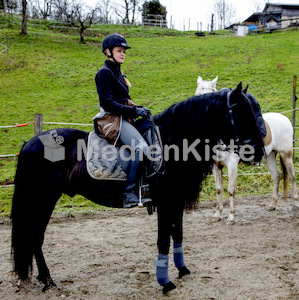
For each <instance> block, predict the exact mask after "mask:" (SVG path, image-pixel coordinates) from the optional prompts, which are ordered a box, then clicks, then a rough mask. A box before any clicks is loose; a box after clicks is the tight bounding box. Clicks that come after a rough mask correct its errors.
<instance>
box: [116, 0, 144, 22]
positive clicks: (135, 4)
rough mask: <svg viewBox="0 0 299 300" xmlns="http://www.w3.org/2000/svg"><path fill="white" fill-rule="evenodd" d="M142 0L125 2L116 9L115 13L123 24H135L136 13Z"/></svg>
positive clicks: (126, 0) (127, 0)
mask: <svg viewBox="0 0 299 300" xmlns="http://www.w3.org/2000/svg"><path fill="white" fill-rule="evenodd" d="M141 2H142V0H123V4H122V5H120V7H115V13H116V15H117V16H119V17H120V18H121V20H122V23H123V24H135V19H136V12H137V11H138V8H139V6H140V4H141Z"/></svg>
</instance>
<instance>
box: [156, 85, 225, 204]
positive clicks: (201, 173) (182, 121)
mask: <svg viewBox="0 0 299 300" xmlns="http://www.w3.org/2000/svg"><path fill="white" fill-rule="evenodd" d="M227 91H228V89H225V90H220V91H218V92H216V93H209V94H204V95H199V96H193V97H191V98H189V99H187V100H185V101H182V102H179V103H175V104H173V105H171V106H170V107H169V108H167V109H165V110H164V111H163V112H162V113H160V114H158V115H156V116H155V118H154V119H155V123H156V124H157V125H158V126H159V128H160V131H161V136H162V141H163V143H164V145H165V144H167V145H178V146H179V148H180V149H182V145H183V140H187V141H188V145H191V144H192V143H193V142H194V141H196V140H197V139H200V143H199V144H198V146H197V147H196V150H197V152H198V153H199V155H200V156H201V158H202V160H201V161H198V159H196V158H195V157H193V155H192V154H190V157H189V156H188V160H184V159H182V157H181V156H180V160H179V161H176V160H174V159H170V160H169V161H168V162H166V164H165V169H166V172H165V178H166V182H164V184H169V193H170V190H173V187H176V188H175V190H174V191H173V192H174V193H175V195H176V196H177V195H178V193H179V194H181V195H180V197H183V198H184V199H185V203H186V205H187V206H188V207H192V206H194V204H195V203H196V202H197V199H198V196H199V191H200V189H201V183H202V182H203V180H204V178H205V177H206V176H207V175H208V174H209V173H210V171H211V167H212V163H213V160H212V155H210V157H209V159H207V160H206V157H205V153H206V152H205V151H206V150H205V149H206V148H205V146H206V145H207V144H208V145H212V146H213V145H216V144H217V141H218V139H219V138H220V137H221V136H222V135H224V134H225V132H226V131H230V130H229V128H226V123H227V122H225V118H226V116H227V104H226V95H227ZM207 140H209V141H207ZM211 148H212V147H211ZM211 150H212V149H211ZM169 196H170V195H168V197H169ZM165 197H166V195H165ZM170 197H171V196H170ZM173 198H177V197H173Z"/></svg>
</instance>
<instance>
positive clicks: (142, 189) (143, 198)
mask: <svg viewBox="0 0 299 300" xmlns="http://www.w3.org/2000/svg"><path fill="white" fill-rule="evenodd" d="M138 190H139V193H138V196H139V203H138V207H140V208H142V207H144V206H147V205H148V204H150V203H151V202H152V199H150V198H149V197H148V194H149V184H140V185H139V189H138Z"/></svg>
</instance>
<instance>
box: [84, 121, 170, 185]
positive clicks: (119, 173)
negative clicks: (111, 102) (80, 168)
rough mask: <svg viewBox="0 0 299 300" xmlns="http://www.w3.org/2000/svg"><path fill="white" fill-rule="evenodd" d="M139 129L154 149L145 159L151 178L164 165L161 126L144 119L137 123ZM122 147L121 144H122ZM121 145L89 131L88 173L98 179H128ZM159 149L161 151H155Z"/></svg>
mask: <svg viewBox="0 0 299 300" xmlns="http://www.w3.org/2000/svg"><path fill="white" fill-rule="evenodd" d="M136 127H137V129H138V130H139V132H140V133H141V134H142V135H143V137H144V139H145V141H146V142H147V143H148V145H149V146H151V147H150V148H151V149H153V151H152V152H151V153H150V159H148V158H146V159H145V164H144V165H145V170H144V173H145V179H148V178H151V177H152V176H154V175H155V174H157V173H158V172H162V168H163V165H164V162H163V151H162V149H163V148H162V142H161V136H160V132H159V128H158V127H157V126H156V125H154V123H153V120H152V121H149V120H143V121H141V122H139V123H137V124H136ZM120 147H121V146H120ZM120 147H119V146H113V145H111V144H109V142H108V141H107V140H106V139H104V138H103V137H101V136H100V135H98V134H97V133H96V132H95V131H92V132H90V133H89V136H88V143H87V159H86V168H87V171H88V174H89V175H90V176H91V177H92V178H93V179H97V180H120V181H126V180H127V173H126V162H124V161H122V159H121V155H120ZM156 149H158V150H159V151H155V150H156Z"/></svg>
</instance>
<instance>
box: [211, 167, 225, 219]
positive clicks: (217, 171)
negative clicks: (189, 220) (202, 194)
mask: <svg viewBox="0 0 299 300" xmlns="http://www.w3.org/2000/svg"><path fill="white" fill-rule="evenodd" d="M222 169H223V165H222V164H221V163H220V162H214V164H213V169H212V171H213V174H214V179H215V189H216V195H217V206H216V211H215V214H214V216H213V220H214V221H220V220H221V213H222V211H223V175H222Z"/></svg>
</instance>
